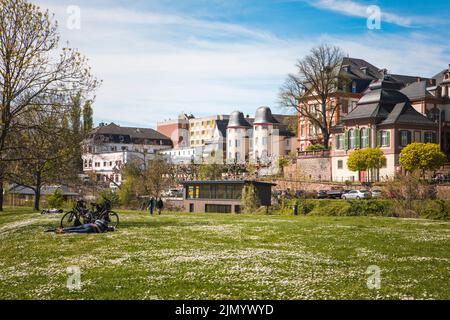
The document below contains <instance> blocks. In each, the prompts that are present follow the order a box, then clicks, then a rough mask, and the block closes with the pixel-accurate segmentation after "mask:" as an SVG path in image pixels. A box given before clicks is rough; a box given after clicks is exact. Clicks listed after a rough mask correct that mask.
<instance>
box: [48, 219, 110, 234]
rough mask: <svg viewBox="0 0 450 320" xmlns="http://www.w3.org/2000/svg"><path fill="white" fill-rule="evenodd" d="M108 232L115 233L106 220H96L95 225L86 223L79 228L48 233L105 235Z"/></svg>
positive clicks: (52, 230) (60, 229) (59, 229)
mask: <svg viewBox="0 0 450 320" xmlns="http://www.w3.org/2000/svg"><path fill="white" fill-rule="evenodd" d="M108 231H114V228H113V227H109V226H108V222H107V221H106V220H103V219H102V220H95V221H94V223H86V224H82V225H81V226H77V227H68V228H58V229H50V230H47V232H55V233H57V234H64V233H105V232H108Z"/></svg>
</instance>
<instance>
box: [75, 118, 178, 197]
mask: <svg viewBox="0 0 450 320" xmlns="http://www.w3.org/2000/svg"><path fill="white" fill-rule="evenodd" d="M171 148H172V141H171V140H170V138H168V137H166V136H164V135H162V134H160V133H159V132H157V131H155V130H153V129H147V128H130V127H121V126H118V125H116V124H114V123H111V124H109V125H103V124H101V125H100V126H99V127H97V128H95V129H94V130H93V131H92V133H91V134H90V136H89V138H88V139H86V140H85V141H83V154H82V159H83V171H84V173H85V174H87V175H92V176H94V177H95V179H96V180H97V181H98V182H103V183H109V185H110V187H112V188H115V187H117V186H119V185H120V184H121V183H122V175H121V172H120V171H121V168H122V167H123V165H124V164H126V163H127V162H129V161H138V162H142V163H144V162H146V161H148V160H151V159H154V158H155V156H156V154H157V153H158V152H159V151H161V150H166V149H171Z"/></svg>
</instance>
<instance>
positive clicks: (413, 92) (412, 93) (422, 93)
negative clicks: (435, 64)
mask: <svg viewBox="0 0 450 320" xmlns="http://www.w3.org/2000/svg"><path fill="white" fill-rule="evenodd" d="M428 83H429V82H428V81H426V80H424V81H420V82H414V83H411V84H410V85H408V86H406V87H405V88H403V89H402V90H400V91H401V92H402V93H403V94H405V95H406V96H407V97H408V98H409V99H415V98H434V96H433V95H432V94H431V93H430V92H429V91H428V90H427V87H428Z"/></svg>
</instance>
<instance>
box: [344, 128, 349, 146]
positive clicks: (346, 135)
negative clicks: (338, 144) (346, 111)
mask: <svg viewBox="0 0 450 320" xmlns="http://www.w3.org/2000/svg"><path fill="white" fill-rule="evenodd" d="M344 149H345V150H348V131H345V133H344Z"/></svg>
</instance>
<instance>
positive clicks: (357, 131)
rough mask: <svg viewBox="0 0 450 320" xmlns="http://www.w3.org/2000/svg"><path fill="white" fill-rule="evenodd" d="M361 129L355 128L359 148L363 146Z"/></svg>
mask: <svg viewBox="0 0 450 320" xmlns="http://www.w3.org/2000/svg"><path fill="white" fill-rule="evenodd" d="M360 133H361V130H359V129H358V128H356V129H355V149H359V148H360V147H361V135H360Z"/></svg>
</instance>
